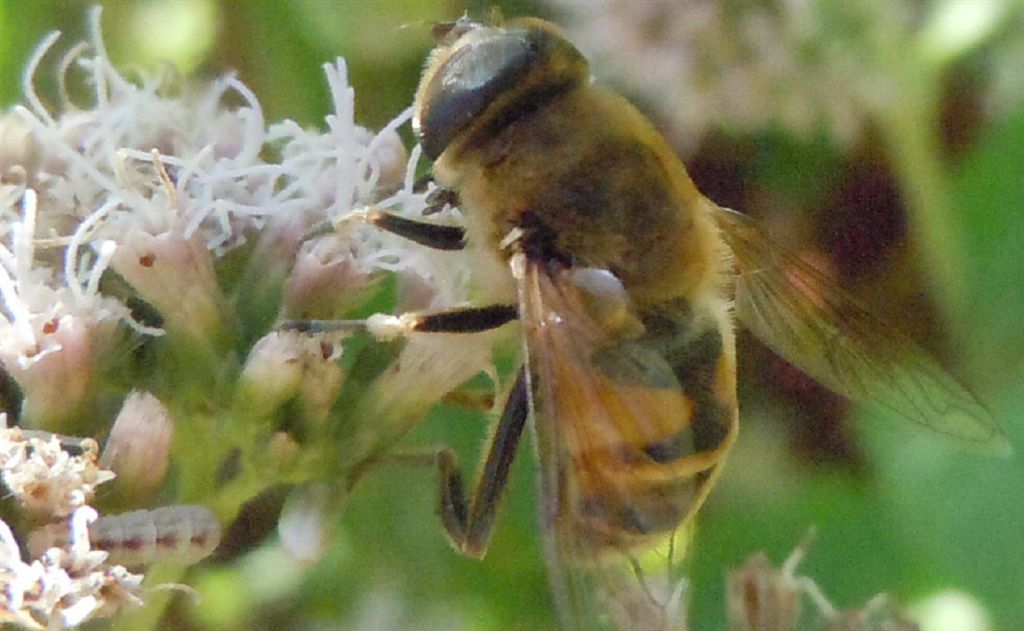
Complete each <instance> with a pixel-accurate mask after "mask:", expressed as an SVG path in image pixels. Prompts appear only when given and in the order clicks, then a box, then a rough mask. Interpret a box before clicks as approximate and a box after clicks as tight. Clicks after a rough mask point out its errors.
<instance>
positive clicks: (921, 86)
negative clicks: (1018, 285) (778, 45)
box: [879, 59, 967, 337]
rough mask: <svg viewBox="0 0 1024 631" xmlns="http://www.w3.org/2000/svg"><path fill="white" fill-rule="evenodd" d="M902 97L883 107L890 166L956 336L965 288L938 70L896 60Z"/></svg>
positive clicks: (960, 327)
mask: <svg viewBox="0 0 1024 631" xmlns="http://www.w3.org/2000/svg"><path fill="white" fill-rule="evenodd" d="M897 63H898V65H899V67H900V69H901V70H902V72H900V70H897V72H899V76H900V78H902V80H903V81H902V86H901V90H900V96H901V98H900V100H899V101H898V102H894V103H891V104H889V106H887V107H882V108H881V109H880V111H879V115H880V116H879V119H880V123H881V125H882V131H883V132H884V137H885V141H886V142H887V143H888V145H887V148H888V152H889V157H890V159H891V160H892V166H893V168H894V170H895V172H896V175H897V176H898V177H899V182H900V187H901V189H902V193H903V198H904V203H905V205H906V208H907V212H908V217H909V222H910V226H909V228H910V229H909V233H910V235H911V239H913V244H914V246H915V247H916V248H917V249H918V250H919V252H920V255H921V257H922V259H923V261H924V265H925V269H926V270H927V272H928V274H929V275H930V283H929V284H930V289H931V290H932V292H934V295H935V300H934V302H935V304H936V306H937V307H938V308H939V309H940V312H941V314H942V317H943V320H944V321H945V323H946V324H947V325H948V327H949V328H950V329H951V330H952V331H953V333H954V334H955V337H959V336H960V334H962V333H964V332H965V329H966V323H965V322H964V317H965V314H966V313H967V308H966V307H967V305H966V300H967V292H966V285H965V275H964V263H965V259H964V254H963V252H962V250H961V247H960V239H959V235H960V231H961V228H960V220H961V216H960V213H959V212H958V209H957V208H955V207H954V204H953V199H952V194H951V191H950V190H949V185H948V182H949V176H948V173H947V170H946V167H945V165H944V164H943V163H942V154H941V147H940V144H939V134H938V105H939V100H940V99H939V97H940V89H939V87H940V85H939V84H940V82H939V73H938V71H937V69H934V70H929V69H927V68H923V64H921V63H918V62H916V61H915V60H913V59H909V60H906V61H904V62H902V63H900V62H897Z"/></svg>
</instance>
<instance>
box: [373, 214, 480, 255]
mask: <svg viewBox="0 0 1024 631" xmlns="http://www.w3.org/2000/svg"><path fill="white" fill-rule="evenodd" d="M366 221H367V223H371V224H373V225H375V226H377V227H378V228H380V229H381V230H386V231H387V232H390V233H393V234H397V235H398V236H400V237H404V238H406V239H409V240H410V241H413V242H415V243H419V244H420V245H425V246H427V247H428V248H433V249H435V250H461V249H462V248H464V247H465V246H466V241H465V239H466V231H465V230H464V229H463V228H461V227H460V226H442V225H440V224H435V223H427V222H425V221H415V220H413V219H407V218H405V217H402V216H401V215H394V214H391V213H388V212H384V211H382V210H371V211H370V212H368V213H367V214H366Z"/></svg>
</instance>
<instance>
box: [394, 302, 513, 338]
mask: <svg viewBox="0 0 1024 631" xmlns="http://www.w3.org/2000/svg"><path fill="white" fill-rule="evenodd" d="M517 317H519V312H518V310H517V309H516V308H515V307H514V306H512V305H489V306H487V307H461V308H457V309H450V310H447V311H438V312H436V313H424V314H416V315H415V316H414V319H413V320H412V322H413V324H412V327H411V328H412V330H413V331H416V332H418V333H479V332H481V331H489V330H491V329H496V328H498V327H499V326H501V325H503V324H507V323H509V322H511V321H512V320H515V319H516V318H517Z"/></svg>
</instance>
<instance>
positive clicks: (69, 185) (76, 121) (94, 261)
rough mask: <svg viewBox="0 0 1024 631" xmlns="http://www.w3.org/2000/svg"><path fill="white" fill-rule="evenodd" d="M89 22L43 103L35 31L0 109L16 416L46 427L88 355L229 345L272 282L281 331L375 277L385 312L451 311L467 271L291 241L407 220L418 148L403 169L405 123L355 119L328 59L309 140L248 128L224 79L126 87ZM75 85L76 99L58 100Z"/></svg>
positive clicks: (87, 366)
mask: <svg viewBox="0 0 1024 631" xmlns="http://www.w3.org/2000/svg"><path fill="white" fill-rule="evenodd" d="M99 15H100V12H99V10H95V11H93V12H92V14H91V27H92V38H91V42H90V43H89V44H88V45H85V44H83V45H80V46H76V47H74V48H73V49H72V50H71V51H70V52H68V53H67V54H66V56H65V57H64V58H63V59H62V60H61V61H60V63H59V76H58V84H59V88H60V93H61V95H62V101H63V102H62V104H61V107H60V108H58V109H57V110H56V111H53V110H51V109H50V108H48V107H47V106H46V105H44V103H43V100H42V98H41V97H40V96H38V95H37V93H36V90H35V88H34V82H35V81H36V75H37V74H38V73H37V69H38V68H39V66H40V65H41V62H42V60H43V59H44V58H45V57H46V56H47V53H48V52H49V51H50V49H51V48H52V47H53V45H54V43H55V42H56V41H57V38H58V35H59V34H56V33H55V34H54V35H52V36H51V37H49V38H47V39H46V40H45V41H44V42H43V43H42V44H41V46H40V47H39V49H38V51H37V52H36V53H35V55H34V56H33V58H32V60H31V62H30V64H29V67H28V68H27V71H26V75H25V76H26V79H25V86H24V90H25V94H26V102H27V105H26V106H18V107H15V108H14V109H13V111H11V112H7V113H5V114H4V115H3V125H2V127H3V138H2V143H3V155H4V163H3V165H2V169H0V176H2V182H0V184H2V189H0V192H2V195H0V218H2V223H0V297H2V299H3V307H4V308H3V309H2V310H0V327H2V328H3V331H4V332H3V335H2V336H0V361H2V363H3V365H4V366H5V367H6V368H7V370H9V371H10V373H11V374H12V376H13V377H14V378H15V380H16V381H17V382H18V384H19V385H20V386H21V388H22V390H23V392H24V393H25V403H24V410H23V417H24V418H25V419H27V420H28V422H30V423H32V424H35V425H37V426H43V427H47V428H50V429H55V430H58V431H59V429H60V427H61V421H62V419H61V418H60V417H62V416H63V417H67V416H70V415H71V414H72V412H73V411H74V410H77V409H78V406H79V405H84V404H86V403H87V402H88V399H89V397H90V396H91V394H92V393H94V392H95V385H96V384H95V381H96V374H95V373H96V367H97V366H98V365H100V360H102V359H104V358H105V357H107V356H109V355H110V354H111V351H112V350H114V349H116V348H118V347H119V345H121V346H122V347H123V344H124V342H125V340H126V339H130V338H131V336H132V335H138V334H139V333H141V334H143V335H153V336H159V335H164V334H171V333H173V334H176V335H177V336H178V339H182V340H186V341H189V342H190V343H193V344H195V345H196V346H200V347H201V346H204V345H206V346H211V345H215V344H216V343H217V341H218V340H220V341H222V342H223V341H224V340H231V339H234V338H233V337H232V336H233V335H235V333H236V332H235V331H234V330H233V329H232V327H234V326H235V325H236V324H237V319H238V318H239V317H240V316H239V314H238V313H237V310H235V309H234V304H233V303H235V304H241V305H243V306H248V305H251V304H253V303H258V302H259V300H256V299H253V297H254V296H255V297H259V296H263V295H280V293H281V290H279V289H276V288H277V287H281V288H283V302H282V304H281V314H282V315H283V316H285V317H291V318H297V317H304V318H332V317H333V318H337V317H341V314H342V313H343V312H344V311H345V309H346V308H351V307H352V306H353V304H358V301H357V300H356V299H357V298H360V297H361V296H362V295H363V293H364V292H365V290H367V289H368V288H372V287H373V286H374V281H375V280H377V279H379V277H380V276H381V275H382V274H383V273H385V272H394V273H396V274H397V275H398V277H399V284H398V289H399V297H400V303H403V304H400V305H399V308H429V307H439V306H447V305H452V304H457V303H460V302H464V301H465V300H466V283H467V278H468V266H466V265H460V264H458V261H457V259H458V257H459V255H457V254H456V255H452V254H443V255H438V254H437V253H435V252H430V251H428V250H426V249H424V248H419V247H409V244H408V243H407V242H402V241H401V240H400V239H398V238H397V237H394V236H393V235H388V234H382V233H381V232H380V231H378V230H374V229H369V228H367V227H366V226H357V227H356V228H354V229H353V230H351V231H349V232H348V233H346V234H345V235H343V236H335V235H330V236H327V237H324V238H320V239H316V240H311V241H308V242H303V240H302V235H303V234H304V233H305V232H306V231H307V229H308V228H309V227H310V226H311V225H313V224H314V223H317V222H318V221H322V220H324V219H338V218H339V217H343V216H345V215H347V214H348V213H350V212H352V211H353V210H354V209H357V208H360V207H363V206H365V205H367V204H370V203H374V204H376V205H377V206H380V207H383V208H388V209H390V210H391V211H393V212H400V213H418V212H420V211H421V210H422V209H423V208H424V207H425V205H426V202H425V197H426V192H424V191H417V192H413V181H414V171H415V165H416V159H417V158H418V155H419V154H418V151H416V152H414V153H413V155H412V159H411V160H408V161H407V158H406V151H405V148H404V146H403V144H402V141H401V139H400V137H399V135H398V133H397V129H398V128H399V127H400V126H401V125H403V124H404V123H405V122H407V121H408V120H409V118H410V115H411V110H409V111H406V112H404V113H403V114H402V115H400V116H399V117H398V118H396V119H395V120H394V121H393V122H392V123H391V124H390V125H388V126H387V127H386V128H384V129H383V130H382V131H380V132H379V133H376V134H374V133H371V132H369V131H367V130H366V129H364V128H362V127H359V126H357V125H356V124H355V122H354V120H353V115H354V114H353V113H354V93H353V90H352V89H351V87H349V86H348V84H347V77H346V68H345V64H344V61H343V60H341V59H338V60H337V61H336V62H335V63H334V64H327V65H325V67H324V69H325V72H326V74H327V80H328V83H329V85H330V89H331V95H332V97H333V100H334V106H335V113H334V114H332V115H330V116H327V117H326V125H327V130H326V131H325V132H320V131H317V130H307V129H303V128H301V127H300V126H299V125H298V124H296V123H294V122H292V121H289V120H286V121H283V122H280V123H277V124H272V125H269V126H268V125H266V123H265V121H264V118H263V114H262V111H261V109H260V105H259V102H258V101H257V99H256V97H255V95H254V94H253V93H252V92H251V91H250V90H249V89H248V88H247V87H246V86H245V85H244V84H242V83H241V82H240V81H239V80H238V79H237V78H235V77H233V76H227V77H224V78H222V79H220V80H217V81H214V82H212V83H210V84H208V85H205V86H198V87H193V86H190V85H179V83H183V81H175V80H174V78H173V77H168V76H164V75H161V76H152V77H146V76H143V77H142V78H141V79H140V80H138V81H135V82H133V81H129V80H128V79H126V78H125V77H123V76H122V75H120V74H119V73H118V72H117V71H116V70H115V69H114V67H113V66H112V65H111V63H110V61H109V59H108V57H107V55H106V52H105V49H104V45H103V41H102V38H101V35H100V27H99ZM79 74H84V82H85V83H86V84H87V85H88V86H89V88H90V90H91V92H92V100H93V102H92V103H90V104H88V105H79V104H76V103H74V102H72V100H71V98H70V97H69V96H68V93H69V90H68V89H67V87H66V84H67V83H69V82H70V81H72V80H73V79H79V78H81V77H79V76H78V75H79ZM228 102H232V103H235V102H241V105H238V106H236V107H229V106H228V105H227V103H228ZM454 213H457V211H455V210H453V209H448V210H447V211H446V213H443V214H442V215H440V217H439V218H440V220H441V221H444V220H446V219H450V218H451V215H452V214H454ZM246 243H249V244H250V248H251V255H249V260H248V270H247V272H246V273H247V274H249V276H248V277H247V278H249V279H251V280H253V282H252V283H249V285H252V286H251V287H242V288H241V289H240V290H238V291H236V292H235V293H234V294H233V295H232V294H230V293H227V292H226V291H225V288H224V287H223V286H222V284H221V279H220V278H219V277H218V274H217V269H218V268H217V266H218V264H219V262H220V260H221V259H222V258H223V256H224V255H225V254H226V253H228V252H231V251H235V250H237V249H238V247H239V246H241V245H243V244H246ZM453 261H454V262H455V264H453ZM109 271H113V272H114V273H115V274H113V275H112V274H110V273H108V272H109ZM112 277H115V278H117V279H118V281H117V282H120V281H124V283H127V285H128V288H129V290H128V291H129V294H128V295H129V296H131V297H132V298H133V299H136V298H137V299H141V301H143V303H145V304H148V305H149V306H151V307H153V309H154V310H155V311H156V312H157V313H158V318H156V319H154V318H152V317H151V318H149V319H148V320H147V319H145V318H144V317H138V316H137V313H138V312H137V311H133V310H132V308H129V305H131V304H132V303H131V301H130V300H126V299H125V292H124V291H121V292H120V293H116V297H115V293H112V292H109V291H107V290H106V288H105V287H106V284H108V282H109V281H110V279H111V278H112ZM264 289H265V291H263V293H262V294H261V293H260V292H261V291H262V290H264ZM239 291H240V292H243V293H244V292H246V291H248V292H249V294H247V295H240V294H239V293H238V292H239ZM133 308H134V307H133ZM125 325H128V326H125ZM222 346H223V345H222Z"/></svg>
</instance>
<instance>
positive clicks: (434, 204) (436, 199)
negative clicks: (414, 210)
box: [412, 173, 459, 216]
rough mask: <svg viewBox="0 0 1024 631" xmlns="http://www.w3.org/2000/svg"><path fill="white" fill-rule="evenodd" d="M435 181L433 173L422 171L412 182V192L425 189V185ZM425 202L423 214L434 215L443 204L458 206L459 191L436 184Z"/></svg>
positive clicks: (442, 208) (419, 191) (439, 210)
mask: <svg viewBox="0 0 1024 631" xmlns="http://www.w3.org/2000/svg"><path fill="white" fill-rule="evenodd" d="M436 183H437V182H436V181H435V180H434V174H433V173H424V174H423V175H421V176H420V177H419V178H417V179H416V181H415V182H413V185H412V190H413V192H414V193H422V192H424V191H426V190H427V186H429V185H430V184H436ZM426 202H427V207H426V208H424V209H423V216H427V215H435V214H437V213H439V212H441V211H442V210H444V207H445V206H458V205H459V192H458V191H456V190H454V189H450V188H444V187H443V186H438V187H436V188H435V189H434V190H432V191H430V194H428V195H427V199H426Z"/></svg>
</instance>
